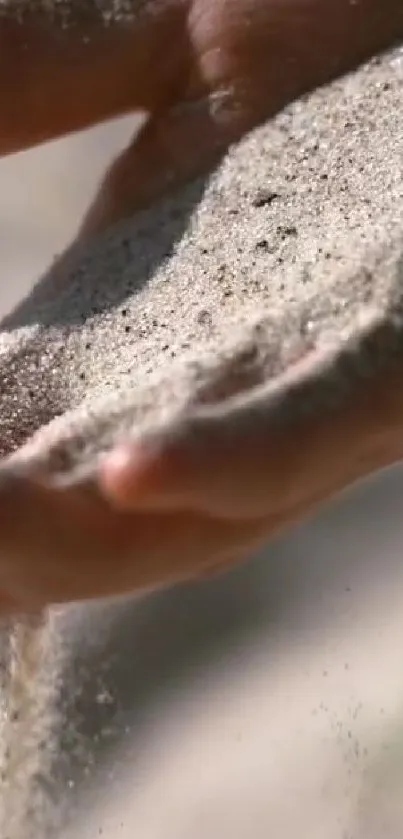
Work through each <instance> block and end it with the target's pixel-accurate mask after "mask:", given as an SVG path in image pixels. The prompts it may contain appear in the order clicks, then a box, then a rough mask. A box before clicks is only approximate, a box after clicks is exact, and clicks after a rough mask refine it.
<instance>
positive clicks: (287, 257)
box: [0, 53, 403, 839]
mask: <svg viewBox="0 0 403 839" xmlns="http://www.w3.org/2000/svg"><path fill="white" fill-rule="evenodd" d="M402 92H403V60H402V58H401V55H400V54H399V53H393V54H391V55H389V56H387V57H386V58H384V59H383V60H382V61H375V62H372V63H371V64H369V65H368V66H366V67H365V68H363V69H362V70H360V71H359V72H357V73H355V74H353V75H352V76H350V77H349V78H348V79H347V80H344V81H342V82H339V83H336V84H333V85H332V86H331V87H329V88H327V89H325V90H323V91H320V92H317V93H315V94H314V95H312V96H310V97H309V98H308V99H307V100H306V101H304V102H299V103H297V104H296V105H294V106H293V107H292V108H290V109H288V110H287V111H286V112H285V113H283V114H282V115H280V116H279V117H278V118H277V119H276V120H275V121H274V122H273V123H271V124H270V125H268V126H265V127H263V128H261V129H259V130H258V131H256V132H254V133H253V134H252V135H251V136H250V137H249V138H248V139H246V140H245V141H244V142H243V143H242V144H240V145H239V146H238V147H236V148H234V149H233V150H232V151H231V152H230V153H229V154H228V156H227V158H226V160H225V161H224V163H223V164H222V166H221V167H220V169H219V170H218V171H217V172H216V173H215V174H214V175H213V176H212V177H211V178H210V179H209V180H208V181H205V182H203V181H198V182H196V183H193V184H192V185H190V186H189V187H188V188H186V189H184V190H182V191H181V193H180V194H179V195H177V196H175V197H174V198H172V199H167V200H166V201H165V202H163V203H162V204H161V205H160V206H158V207H157V208H154V209H153V210H151V211H149V212H145V213H143V214H141V215H139V216H138V217H136V218H135V219H133V220H130V221H128V222H126V223H124V224H121V225H119V226H118V227H117V228H115V229H114V230H111V231H110V233H109V234H108V235H105V236H103V237H102V238H100V239H99V241H98V242H96V243H94V244H93V245H92V246H91V247H90V248H88V250H86V251H85V250H84V251H82V252H81V253H75V254H73V253H71V254H69V255H67V256H66V257H65V258H63V259H62V260H61V261H59V262H58V263H56V264H55V266H54V267H53V268H52V269H51V270H50V271H49V273H48V275H47V276H45V277H44V278H42V279H41V280H40V282H39V283H38V284H37V286H36V288H35V289H34V291H33V293H32V294H31V295H30V296H29V297H28V298H27V299H26V300H24V301H23V302H22V303H21V304H20V305H19V306H17V307H16V309H15V311H14V312H13V313H12V314H11V315H10V316H8V317H7V318H6V319H5V320H4V321H3V323H2V324H1V334H0V365H1V366H0V376H1V455H2V456H3V458H4V461H3V464H4V468H7V469H13V465H14V464H18V463H19V462H21V461H23V462H24V463H25V464H26V465H28V467H32V468H34V467H35V466H36V465H37V463H38V461H39V462H40V463H41V464H42V465H44V466H45V468H47V469H48V470H49V471H50V472H55V473H59V472H63V473H64V474H66V473H71V474H72V479H73V480H74V474H75V470H76V469H78V475H79V476H78V477H77V480H81V479H82V475H81V473H82V468H83V467H84V469H85V470H86V474H88V473H89V474H91V471H92V470H93V469H94V468H95V466H96V464H97V459H98V457H99V455H100V454H101V453H102V452H104V451H105V450H107V449H108V448H109V447H111V446H112V445H113V444H114V443H115V442H116V441H118V440H119V439H120V438H121V437H122V435H126V434H127V433H133V434H137V433H140V432H141V431H142V430H144V429H147V428H149V427H150V425H152V426H156V425H157V426H158V424H159V423H163V424H166V423H173V424H174V423H175V422H177V421H178V419H179V418H180V417H181V416H182V415H183V413H186V412H189V411H199V412H201V414H202V415H203V416H205V417H207V418H208V417H209V416H211V415H213V414H217V416H220V417H222V418H223V419H225V421H226V422H228V419H229V418H230V419H231V417H233V419H234V422H236V421H238V419H239V417H240V416H241V417H243V416H245V415H247V416H248V417H250V418H251V421H252V423H253V421H254V417H257V416H259V417H261V416H262V413H263V415H264V416H265V417H266V419H267V422H270V421H272V422H278V421H281V422H283V421H286V419H288V420H290V419H291V420H295V419H296V418H297V417H298V416H299V414H300V412H301V410H302V411H306V410H307V409H310V410H315V411H318V410H324V409H328V408H329V406H331V404H333V403H334V400H335V399H336V400H337V399H340V398H346V395H348V392H349V388H351V387H353V386H354V382H355V380H356V376H357V375H370V374H371V372H373V371H374V370H375V369H376V368H377V366H378V365H379V364H387V363H388V362H389V361H390V359H391V358H392V356H393V355H394V354H395V353H396V352H401V348H400V344H401V328H402V327H401V325H402V319H401V316H402V290H403V262H402V253H403V223H402V196H403V171H402V165H401V137H402V136H403V114H402V109H401V98H402ZM318 346H326V347H329V354H328V356H327V360H326V363H324V364H323V365H322V366H321V367H318V369H316V370H313V371H312V370H311V372H310V374H309V377H308V378H307V379H306V380H302V379H301V381H299V382H298V386H297V387H295V384H294V386H293V387H291V386H290V383H289V380H288V379H287V378H286V377H285V378H284V377H282V374H283V373H284V372H285V371H286V370H287V369H288V368H289V367H290V365H291V364H292V362H293V361H294V360H295V359H296V358H299V357H301V355H303V354H304V353H305V352H306V351H307V350H309V349H311V348H312V347H318ZM0 495H1V491H0ZM18 631H20V630H18ZM42 631H43V629H41V632H42ZM34 632H37V629H36V628H35V629H34ZM45 632H46V629H45ZM30 643H31V641H29V643H28V650H29V649H31V647H30ZM39 646H40V647H41V649H42V646H41V645H39ZM24 649H25V650H26V649H27V648H26V647H25V648H24ZM38 649H39V648H38ZM29 654H30V653H29ZM24 656H25V653H23V654H21V661H20V665H19V666H21V667H23V666H24V663H23V660H22V659H24ZM42 666H43V661H42V654H40V655H38V657H37V670H39V668H40V667H42ZM52 666H53V665H52ZM34 669H35V668H33V669H32V674H33V673H34ZM45 669H46V668H45ZM10 678H11V677H10ZM32 678H33V675H32ZM13 679H14V681H13ZM13 679H11V682H10V684H11V688H10V684H9V687H8V688H7V690H8V691H10V690H11V692H12V691H13V690H14V688H13V687H12V685H14V687H15V685H16V684H17V683H18V684H20V680H18V679H17V682H16V681H15V678H14V677H13ZM28 694H29V691H28ZM28 694H27V695H28ZM13 701H14V700H13V698H12V696H11V695H10V693H9V695H8V702H9V703H11V705H12V703H13ZM23 709H24V710H23V711H22V712H21V717H20V720H19V729H18V730H15V729H13V734H12V738H11V740H12V742H13V743H15V742H16V741H15V737H17V741H18V737H19V736H20V740H19V742H20V743H21V742H23V744H24V750H25V751H24V752H23V754H24V755H25V757H24V760H26V764H25V765H26V778H25V780H26V783H27V785H28V786H27V788H28V789H29V790H30V791H31V792H32V791H33V790H35V789H37V786H38V784H37V779H38V767H37V764H36V762H35V759H33V758H32V754H34V755H36V754H37V749H38V738H37V737H36V735H34V736H33V737H32V740H30V739H29V737H28V735H27V732H28V731H30V730H31V728H32V730H35V714H36V711H35V703H34V702H31V701H30V700H29V698H28V701H24V702H23ZM24 714H25V717H24ZM49 714H50V710H49ZM13 725H14V722H13V720H12V719H10V714H9V712H5V713H4V714H3V731H2V732H1V733H0V738H1V739H2V740H3V742H5V741H7V740H10V726H13ZM16 731H17V733H16ZM18 732H20V735H19V734H18ZM22 735H24V739H23V740H22ZM13 738H14V739H13ZM29 743H30V744H31V746H30V747H31V751H32V754H31V758H29V759H28V758H27V748H28V747H29ZM13 748H14V747H13ZM10 754H13V755H14V757H12V759H11V758H10ZM10 754H9V755H7V754H4V755H3V767H4V773H5V775H6V777H7V785H8V789H13V785H14V788H16V786H15V785H16V784H17V782H18V784H19V783H20V782H21V777H20V774H19V772H20V770H19V768H18V767H19V766H20V763H19V758H18V756H17V757H16V755H15V751H14V752H13V750H12V749H11V752H10ZM43 759H44V760H45V758H43ZM44 765H45V764H44ZM46 765H47V764H46ZM16 767H17V769H16ZM30 767H31V768H30ZM32 767H34V768H32ZM17 770H18V771H17ZM30 794H31V793H30ZM32 794H33V792H32ZM10 800H11V799H10ZM32 800H34V799H32ZM7 812H9V811H7ZM21 813H22V815H21V819H17V822H18V824H17V826H15V825H14V823H13V822H12V820H11V822H10V823H9V824H7V829H8V832H7V829H6V827H5V828H4V829H3V832H2V836H4V837H6V836H7V839H26V837H27V836H30V835H31V833H30V832H29V831H30V830H31V828H32V820H31V821H30V819H31V816H30V806H28V805H26V806H25V808H23V810H22V811H21ZM7 818H8V817H7ZM13 818H14V816H13ZM24 819H25V821H24ZM23 822H24V824H23ZM24 830H25V833H24ZM36 830H38V828H36ZM37 835H38V834H37Z"/></svg>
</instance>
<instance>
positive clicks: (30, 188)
mask: <svg viewBox="0 0 403 839" xmlns="http://www.w3.org/2000/svg"><path fill="white" fill-rule="evenodd" d="M133 125H134V121H133V119H125V120H121V121H119V122H118V123H114V124H112V125H108V126H103V127H101V128H98V129H96V130H92V131H90V132H87V133H85V134H82V135H79V136H76V137H73V138H69V139H68V140H63V141H61V142H57V143H52V144H49V145H47V146H44V147H42V148H40V149H35V150H33V151H31V152H28V153H26V154H21V155H16V156H14V157H11V158H8V159H6V160H4V161H0V185H1V190H0V213H1V219H0V255H1V292H0V293H1V305H2V311H3V312H5V311H7V310H9V309H10V308H11V307H12V305H13V304H14V303H15V302H16V301H17V300H18V299H19V298H20V297H22V296H23V294H24V293H26V291H27V290H28V289H29V288H30V286H31V285H32V282H33V281H34V280H35V279H37V278H38V277H39V276H40V274H41V273H42V271H43V270H44V269H45V268H46V267H47V266H48V265H49V263H50V262H51V261H52V259H53V258H54V256H55V255H56V254H57V253H60V251H61V250H62V249H63V247H64V246H65V245H66V244H67V243H68V242H69V241H70V240H71V238H72V236H73V235H74V231H75V229H76V228H77V226H78V224H79V222H80V219H81V217H82V215H83V213H84V211H85V209H86V208H87V206H88V203H89V201H90V200H91V197H92V195H93V194H94V191H95V188H96V185H97V183H98V181H99V178H100V176H101V174H102V172H103V171H104V169H105V167H106V165H107V163H108V162H109V161H110V160H111V159H112V158H113V157H114V155H115V154H116V153H117V152H118V151H119V149H120V148H122V147H123V146H124V145H125V143H126V142H127V141H128V139H129V137H130V133H131V131H132V130H133ZM402 490H403V472H402V470H401V469H400V468H397V469H395V470H391V471H389V472H388V473H386V474H383V475H380V476H376V478H375V479H374V480H373V481H371V482H370V483H368V484H366V485H363V486H360V487H359V488H356V489H354V490H353V491H351V492H348V493H346V494H345V495H344V496H343V497H342V498H341V499H338V501H337V503H335V504H334V505H333V506H332V508H331V509H329V510H327V511H325V512H324V513H322V514H321V515H320V516H319V517H317V518H315V519H314V520H312V521H309V522H307V523H305V524H304V525H303V526H301V527H299V528H297V529H295V530H294V531H293V532H292V533H290V534H289V535H288V537H287V538H284V539H282V540H281V541H278V542H277V543H275V544H272V545H271V546H270V547H269V548H267V550H266V551H264V552H262V554H260V555H259V556H256V557H253V558H251V561H250V563H249V564H246V565H245V566H244V567H242V568H240V569H237V570H236V571H234V572H232V573H231V574H229V575H227V576H226V577H222V578H218V579H216V580H214V581H210V582H207V583H202V584H198V585H197V586H196V585H195V586H186V587H182V588H180V589H177V590H175V591H172V592H165V593H162V594H158V595H157V596H153V597H150V598H146V599H138V600H134V601H133V600H131V601H125V602H121V603H119V604H118V605H116V604H111V605H104V604H101V605H96V606H91V607H90V608H87V607H85V608H83V607H77V608H74V609H69V610H67V611H66V612H63V613H61V614H60V616H59V617H58V622H59V627H60V632H61V634H62V636H63V642H64V647H65V652H67V655H66V656H65V665H64V666H65V671H64V700H63V701H64V714H65V725H64V726H63V731H62V732H61V735H60V737H61V741H60V754H61V757H62V758H63V759H61V760H60V761H59V762H60V767H59V770H58V771H59V776H58V777H59V782H60V784H62V785H63V790H64V791H67V792H68V795H67V794H66V795H67V798H68V799H69V812H68V814H67V813H66V816H63V818H62V821H63V823H64V829H63V831H62V833H63V836H66V837H68V839H73V837H74V839H95V837H99V836H102V835H104V836H107V837H108V839H134V837H139V839H205V837H206V836H208V837H209V839H268V838H269V837H270V839H283V837H284V839H288V838H289V837H292V836H298V839H308V838H309V839H400V837H401V836H402V835H403V832H402V831H403V804H402V803H401V801H402V800H403V799H402V798H401V795H400V790H401V788H402V782H403V563H402V549H401V546H402V543H403V516H402V501H401V496H402ZM60 835H62V834H61V833H60Z"/></svg>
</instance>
